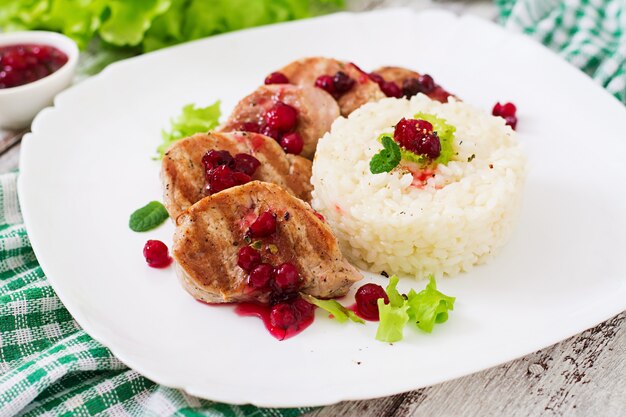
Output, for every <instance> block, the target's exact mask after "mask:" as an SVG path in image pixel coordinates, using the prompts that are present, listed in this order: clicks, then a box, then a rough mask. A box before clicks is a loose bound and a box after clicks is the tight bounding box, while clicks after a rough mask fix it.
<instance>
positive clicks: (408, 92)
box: [402, 77, 422, 98]
mask: <svg viewBox="0 0 626 417" xmlns="http://www.w3.org/2000/svg"><path fill="white" fill-rule="evenodd" d="M421 92H422V86H421V84H420V82H419V81H418V79H417V78H415V77H412V78H407V79H405V80H404V81H402V94H404V97H406V98H411V97H413V96H416V95H417V94H419V93H421Z"/></svg>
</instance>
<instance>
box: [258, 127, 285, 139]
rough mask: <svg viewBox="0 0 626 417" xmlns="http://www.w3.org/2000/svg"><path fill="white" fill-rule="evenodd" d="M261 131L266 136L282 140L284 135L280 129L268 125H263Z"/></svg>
mask: <svg viewBox="0 0 626 417" xmlns="http://www.w3.org/2000/svg"><path fill="white" fill-rule="evenodd" d="M259 133H261V134H262V135H265V136H269V137H270V138H272V139H274V140H280V138H281V137H282V135H281V133H280V132H279V131H278V129H274V128H272V127H269V126H267V125H265V126H263V127H261V131H260V132H259Z"/></svg>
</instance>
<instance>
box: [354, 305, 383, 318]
mask: <svg viewBox="0 0 626 417" xmlns="http://www.w3.org/2000/svg"><path fill="white" fill-rule="evenodd" d="M346 308H347V309H348V310H351V311H354V314H356V315H357V316H359V317H361V318H362V319H363V320H366V321H380V320H378V319H376V320H372V319H368V318H367V317H363V316H362V315H361V314H360V313H359V310H358V309H357V308H356V303H354V304H352V305H350V306H346Z"/></svg>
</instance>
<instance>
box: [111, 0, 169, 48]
mask: <svg viewBox="0 0 626 417" xmlns="http://www.w3.org/2000/svg"><path fill="white" fill-rule="evenodd" d="M169 7H170V0H142V1H127V0H117V1H109V17H108V19H106V20H105V21H104V22H103V23H102V25H101V26H100V37H102V39H104V40H105V41H107V42H109V43H112V44H114V45H138V44H139V43H141V41H142V40H143V38H144V34H145V33H146V31H147V30H148V29H149V28H150V25H151V24H152V21H153V20H154V19H155V18H156V17H157V16H159V15H161V14H163V13H165V12H166V11H167V10H168V9H169Z"/></svg>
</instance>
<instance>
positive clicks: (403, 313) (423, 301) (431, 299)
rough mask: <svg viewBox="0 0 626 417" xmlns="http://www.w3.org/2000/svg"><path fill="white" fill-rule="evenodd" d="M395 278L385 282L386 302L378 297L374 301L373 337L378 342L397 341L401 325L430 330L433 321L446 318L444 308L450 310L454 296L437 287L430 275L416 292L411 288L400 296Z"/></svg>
mask: <svg viewBox="0 0 626 417" xmlns="http://www.w3.org/2000/svg"><path fill="white" fill-rule="evenodd" d="M397 285H398V277H396V276H395V275H393V276H392V277H391V278H389V285H387V288H386V289H385V292H386V293H387V296H388V297H389V304H385V303H384V301H383V300H382V299H380V300H378V311H379V318H380V322H379V324H378V330H377V332H376V339H377V340H380V341H381V342H389V343H393V342H398V341H400V340H402V338H403V330H404V326H405V325H406V324H407V323H414V324H415V325H416V326H417V327H418V328H419V329H421V330H423V331H425V332H428V333H430V332H432V330H433V327H434V326H435V323H443V322H445V321H447V320H448V311H450V310H453V309H454V301H455V298H454V297H449V296H447V295H445V294H443V293H441V292H440V291H438V290H437V284H436V282H435V278H434V277H433V276H430V277H429V283H428V285H426V288H425V289H423V290H422V291H420V292H415V291H414V290H411V291H409V293H408V294H407V295H406V296H404V295H402V294H400V293H399V292H398V290H397V289H396V286H397Z"/></svg>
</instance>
